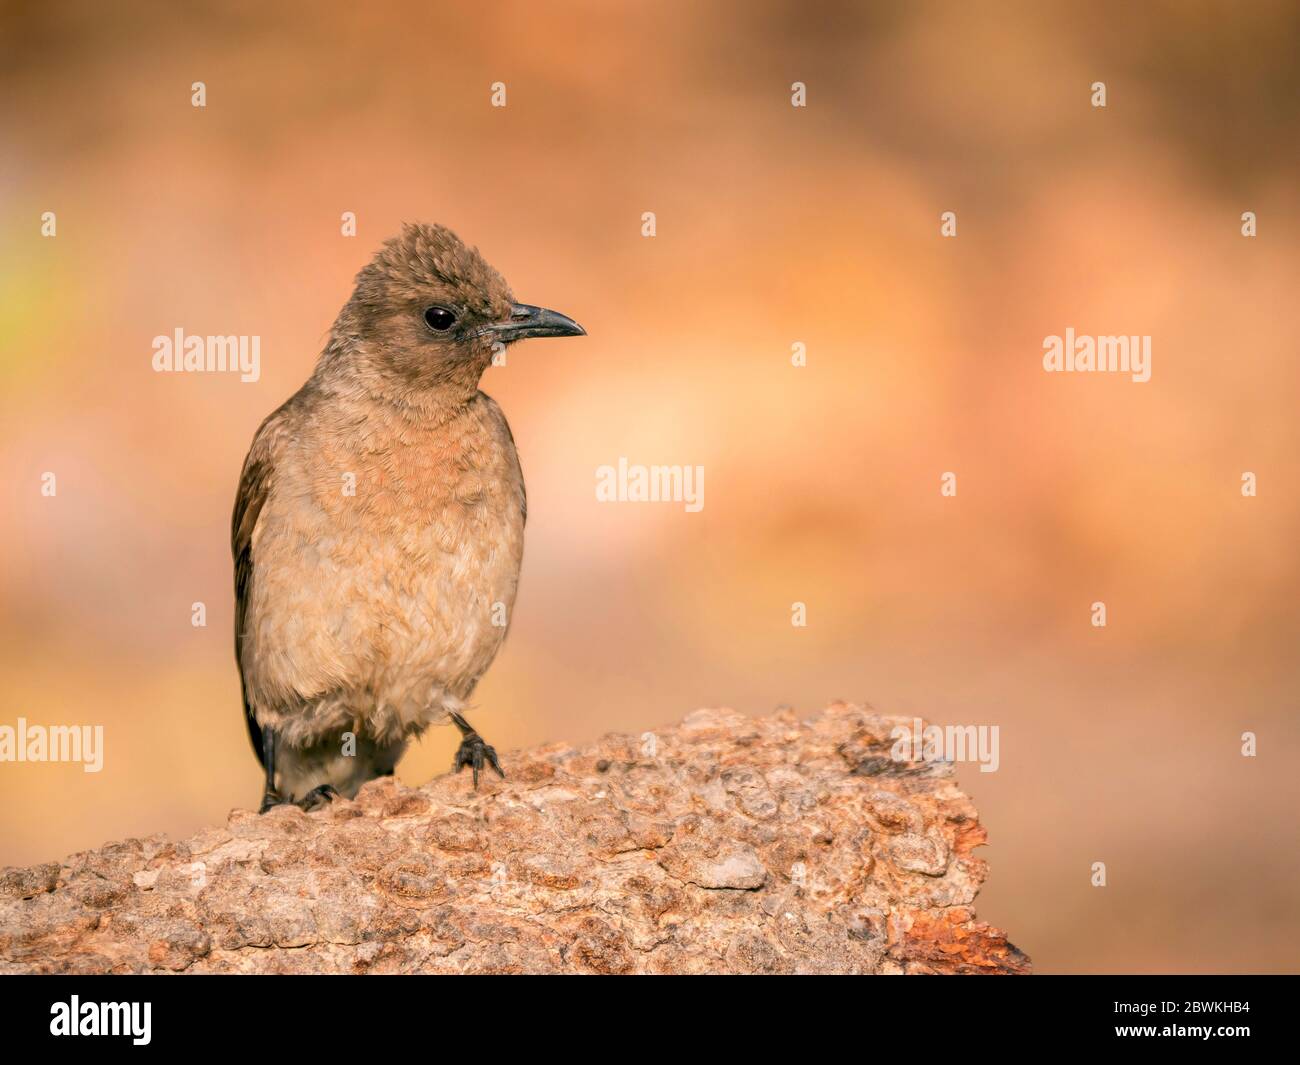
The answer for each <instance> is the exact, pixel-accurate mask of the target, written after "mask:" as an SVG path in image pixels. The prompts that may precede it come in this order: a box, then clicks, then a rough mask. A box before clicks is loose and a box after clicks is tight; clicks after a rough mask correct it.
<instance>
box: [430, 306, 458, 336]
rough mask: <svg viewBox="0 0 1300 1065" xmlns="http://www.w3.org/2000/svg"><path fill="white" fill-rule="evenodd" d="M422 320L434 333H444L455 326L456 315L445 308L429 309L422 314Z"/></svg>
mask: <svg viewBox="0 0 1300 1065" xmlns="http://www.w3.org/2000/svg"><path fill="white" fill-rule="evenodd" d="M424 320H425V321H426V322H427V323H428V325H429V328H430V329H432V330H433V331H434V332H435V333H445V332H446V331H447V330H448V329H450V328H451V327H452V326H453V325H455V324H456V315H455V314H453V313H452V312H451V311H449V310H447V308H446V307H430V308H429V309H428V310H427V311H425V312H424Z"/></svg>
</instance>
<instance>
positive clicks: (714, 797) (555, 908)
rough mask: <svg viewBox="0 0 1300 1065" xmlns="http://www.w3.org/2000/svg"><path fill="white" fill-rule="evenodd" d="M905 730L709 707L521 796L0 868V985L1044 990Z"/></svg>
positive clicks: (851, 715) (389, 789) (959, 809)
mask: <svg viewBox="0 0 1300 1065" xmlns="http://www.w3.org/2000/svg"><path fill="white" fill-rule="evenodd" d="M891 727H892V721H891V719H889V718H885V717H880V716H879V715H876V714H873V713H871V712H870V711H868V710H865V709H863V708H861V707H858V706H852V705H848V704H844V703H836V704H834V705H832V706H831V707H829V708H828V709H827V710H825V711H823V712H822V713H821V714H819V715H817V716H815V717H813V718H811V719H809V720H806V721H799V720H798V719H797V718H796V717H795V716H794V715H793V714H792V713H790V712H782V713H780V714H777V715H776V716H774V717H770V718H750V717H745V716H744V715H741V714H738V713H736V712H734V711H731V710H700V711H696V712H695V713H693V714H691V715H690V716H689V717H688V718H687V719H686V720H685V722H684V723H683V724H682V725H681V726H679V727H677V728H668V729H663V730H660V731H656V732H654V733H643V734H641V735H639V736H621V735H611V736H607V737H605V738H604V739H602V740H600V741H599V742H597V743H596V744H594V745H592V746H591V747H589V748H587V749H585V750H581V751H579V750H574V749H572V748H570V747H565V746H563V745H550V746H546V747H542V748H538V749H535V750H532V751H523V752H516V753H514V754H512V755H509V756H507V757H506V758H505V759H504V763H505V766H506V771H507V773H508V774H509V779H508V780H505V781H501V780H498V779H496V778H495V777H492V778H490V779H485V780H484V782H483V784H482V786H481V790H480V791H479V792H478V793H477V794H476V793H475V792H474V791H473V790H472V789H471V788H470V787H469V784H468V781H467V779H466V778H465V777H464V776H452V775H448V776H444V777H439V778H437V779H435V780H433V781H430V782H429V783H428V784H426V785H425V786H424V787H421V788H408V787H405V786H403V785H402V784H400V783H398V782H397V781H396V780H394V779H393V778H385V779H383V780H379V781H375V782H373V783H371V784H369V785H367V786H366V787H365V788H363V789H362V791H361V793H360V794H359V795H358V796H357V799H356V800H355V801H347V800H339V801H337V802H335V803H333V804H331V805H329V806H328V807H325V808H323V809H321V810H317V811H314V812H312V813H310V814H307V813H303V812H302V811H301V810H298V809H297V808H295V807H278V808H276V809H274V810H272V811H271V812H270V813H268V814H266V815H264V816H258V815H256V814H254V813H252V812H250V811H245V810H236V811H234V812H233V813H232V814H231V815H230V818H229V820H228V821H227V823H226V825H225V826H224V827H220V828H210V829H207V830H205V831H203V832H200V833H198V834H197V835H195V836H193V837H192V838H190V839H188V840H185V841H183V842H169V841H167V840H166V839H164V838H162V837H151V838H150V839H147V840H125V841H123V842H119V843H111V844H108V845H106V846H104V847H102V848H99V849H98V850H94V851H87V852H84V853H81V854H76V855H72V856H71V857H69V858H67V859H66V860H64V861H63V862H61V863H48V864H45V865H38V866H33V867H31V868H28V869H6V870H4V871H3V872H0V972H3V973H17V972H42V973H98V972H116V973H139V972H155V973H171V972H177V973H225V972H260V973H268V972H331V973H333V972H338V973H361V972H375V973H401V972H432V973H479V972H481V973H578V972H593V973H709V972H727V973H977V972H979V973H983V972H990V973H1024V972H1028V971H1029V959H1028V958H1027V957H1026V956H1025V955H1024V954H1022V953H1021V952H1020V951H1018V950H1017V949H1016V948H1015V947H1013V946H1012V945H1011V944H1010V943H1008V942H1007V939H1006V936H1005V935H1004V934H1003V933H1002V932H999V931H998V930H996V929H993V928H990V927H989V926H988V925H986V924H982V923H980V922H978V921H976V919H975V913H974V910H973V908H972V906H973V903H974V901H975V896H976V893H977V892H978V890H979V887H980V884H981V883H982V882H983V880H984V877H985V875H986V866H985V863H984V862H982V861H980V860H979V859H977V858H974V857H972V856H971V853H970V852H971V850H972V849H973V848H975V847H977V846H979V845H981V844H982V843H983V842H984V840H985V833H984V830H983V828H982V827H981V826H980V824H979V820H978V816H977V814H976V812H975V809H974V806H973V804H972V803H971V802H970V800H969V799H967V798H966V796H964V795H963V794H962V793H961V792H960V791H958V789H957V787H956V785H955V783H954V782H953V779H952V767H951V766H949V765H946V764H942V763H928V764H922V763H918V764H912V763H906V762H901V763H900V762H895V761H893V760H892V759H891V758H890V753H889V749H890V744H891V741H890V739H889V734H890V729H891Z"/></svg>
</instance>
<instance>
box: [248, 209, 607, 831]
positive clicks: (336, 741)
mask: <svg viewBox="0 0 1300 1065" xmlns="http://www.w3.org/2000/svg"><path fill="white" fill-rule="evenodd" d="M583 335H585V330H583V328H582V327H581V326H580V325H578V323H577V322H575V321H573V320H572V319H571V318H567V317H566V316H564V315H562V314H558V313H556V312H555V311H548V310H544V309H543V308H541V307H534V306H530V305H529V304H523V303H516V302H515V301H514V297H513V296H512V295H511V292H510V288H509V286H508V285H507V284H506V283H505V281H504V280H503V279H502V277H501V275H500V274H498V273H497V272H496V271H495V270H494V269H493V268H492V267H491V266H489V265H488V264H487V263H486V262H485V261H484V260H483V258H482V257H481V256H480V255H479V253H478V251H477V249H475V248H469V247H466V246H465V244H463V243H462V242H461V240H460V238H458V237H457V236H456V235H455V234H454V233H453V232H451V230H449V229H446V228H444V227H443V226H431V225H407V226H404V227H403V229H402V233H401V235H400V236H398V237H395V238H393V239H392V240H389V241H388V242H387V243H386V244H384V246H383V247H382V248H381V249H380V251H379V253H378V254H377V255H376V256H375V257H374V259H373V260H372V261H371V262H370V263H369V264H368V265H367V266H366V267H365V268H364V269H363V270H362V271H361V272H360V273H359V274H358V275H357V278H356V288H355V290H354V291H353V293H352V297H351V299H349V300H348V302H347V303H346V304H345V305H344V307H343V309H342V310H341V311H340V312H339V316H338V318H337V319H336V321H335V322H334V327H333V329H332V330H331V331H330V337H329V341H328V343H327V344H326V345H325V349H324V351H323V352H322V353H321V356H320V359H319V360H318V361H317V363H316V369H315V372H314V373H313V374H312V376H311V378H310V379H309V380H308V381H307V383H306V384H305V385H303V386H302V388H301V389H299V390H298V392H296V393H295V394H294V395H293V396H292V397H291V398H290V399H289V400H288V402H286V403H285V404H284V405H283V406H282V407H280V408H279V409H278V410H277V411H275V412H274V413H273V414H271V416H270V417H268V418H267V419H266V421H264V422H263V423H262V425H261V427H260V428H259V429H258V431H257V435H256V436H254V438H253V445H252V447H251V448H250V449H249V452H248V458H247V459H246V460H245V461H244V470H243V474H242V476H241V477H240V481H239V494H238V496H237V498H236V500H235V513H234V519H233V523H232V531H231V549H232V551H233V553H234V557H235V658H236V660H237V662H238V664H239V671H240V676H241V679H242V682H243V693H244V715H245V718H246V720H247V724H248V733H249V736H250V738H251V739H252V742H253V749H254V750H255V751H256V752H257V757H258V759H259V761H260V762H261V763H262V767H263V768H264V769H265V771H266V791H265V795H264V797H263V800H262V809H263V810H264V811H265V810H266V809H268V808H269V807H271V806H274V805H276V804H279V803H284V802H294V803H297V804H298V805H301V806H312V805H315V804H317V803H319V802H321V801H324V800H325V799H328V798H330V797H332V796H334V795H336V794H339V793H342V794H344V795H346V796H349V797H351V796H353V795H355V794H356V792H357V789H359V788H360V787H361V785H362V784H364V783H365V782H366V781H367V780H371V779H373V778H375V777H378V776H384V775H387V774H391V773H392V772H393V768H394V766H395V765H396V764H397V760H398V759H399V758H400V757H401V756H402V752H403V751H404V750H405V748H406V745H407V742H408V741H409V740H410V739H411V737H413V736H418V735H420V734H421V733H422V732H423V731H424V730H425V728H427V727H428V726H429V725H431V724H436V723H441V722H446V721H448V720H450V721H451V722H453V723H454V724H455V725H456V726H457V727H458V728H459V729H460V732H461V734H462V736H463V742H462V743H461V745H460V749H459V750H458V752H457V754H456V759H455V763H454V765H453V769H456V770H459V769H462V768H464V767H465V766H466V765H468V766H471V767H472V769H473V776H474V786H475V787H477V786H478V777H479V772H480V770H481V769H482V768H483V767H484V765H488V766H491V767H492V768H493V769H494V770H495V771H496V772H497V773H499V774H501V775H502V776H504V773H502V772H501V766H500V764H499V762H498V759H497V756H496V752H495V751H494V750H493V749H492V748H491V747H489V746H488V745H487V744H486V743H484V742H483V739H482V738H481V737H480V736H479V735H478V733H477V732H475V731H474V729H473V728H471V727H470V725H469V723H468V722H467V721H466V720H465V718H464V715H463V710H464V707H465V702H466V700H467V699H468V698H469V696H470V693H471V692H473V690H474V686H475V685H476V684H477V683H478V680H479V678H480V677H481V676H482V675H483V673H484V671H485V670H486V669H487V668H488V666H489V665H490V664H491V662H492V659H493V658H494V657H496V653H497V651H498V650H499V649H500V647H501V643H502V641H503V640H504V639H505V636H506V630H507V628H508V625H509V619H510V613H511V610H512V608H513V606H514V601H515V590H516V587H517V585H518V582H519V566H520V561H521V559H522V557H523V546H524V519H525V516H526V513H527V503H526V500H525V496H524V480H523V474H522V473H521V471H520V468H519V458H518V455H517V454H516V452H515V444H514V439H513V437H512V436H511V434H510V427H509V426H508V425H507V424H506V419H505V416H504V415H503V414H502V413H501V408H500V407H498V406H497V404H496V403H495V402H494V401H493V400H492V399H491V397H489V396H487V395H486V394H484V393H483V392H481V391H479V387H478V386H479V379H480V378H481V377H482V375H483V371H484V370H486V369H487V367H488V365H489V364H490V363H491V362H492V360H493V356H494V354H495V353H497V352H500V351H503V350H504V345H507V344H512V343H514V342H515V341H517V340H523V339H524V338H526V337H554V336H583Z"/></svg>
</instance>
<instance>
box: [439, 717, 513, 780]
mask: <svg viewBox="0 0 1300 1065" xmlns="http://www.w3.org/2000/svg"><path fill="white" fill-rule="evenodd" d="M485 764H486V765H489V766H491V767H492V768H493V769H494V770H496V774H497V776H499V777H500V778H501V779H502V780H505V778H506V775H505V773H503V772H502V770H501V763H500V762H498V761H497V752H496V751H495V750H494V749H493V748H492V747H489V746H488V745H487V744H486V743H484V742H483V737H482V736H480V735H479V734H478V733H477V732H470V733H468V734H467V735H466V736H465V738H464V739H463V740H461V742H460V748H459V749H458V750H457V751H456V761H455V762H454V763H452V767H451V768H452V772H453V773H459V772H460V771H461V770H462V769H464V768H465V767H466V766H469V767H470V768H471V769H473V771H474V790H475V791H478V775H479V770H481V769H482V768H483V766H484V765H485Z"/></svg>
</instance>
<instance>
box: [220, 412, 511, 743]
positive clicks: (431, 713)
mask: <svg viewBox="0 0 1300 1065" xmlns="http://www.w3.org/2000/svg"><path fill="white" fill-rule="evenodd" d="M339 414H340V415H341V414H342V412H339ZM340 423H341V424H340ZM523 526H524V505H523V482H522V477H521V475H520V471H519V463H518V459H517V457H516V455H515V450H514V445H513V442H512V441H511V439H510V434H509V430H508V429H507V428H506V427H505V421H504V419H503V418H502V417H501V414H500V411H499V409H498V408H497V407H496V405H495V403H493V402H492V401H491V400H490V399H487V397H486V396H484V397H482V401H480V402H478V403H475V404H471V405H470V407H469V408H467V409H466V411H465V412H464V413H463V414H461V415H459V416H458V417H457V418H456V420H455V421H454V422H452V423H450V424H443V425H440V426H439V427H438V428H437V430H436V431H425V430H422V429H421V428H420V427H419V426H417V425H409V424H405V423H390V424H387V425H383V424H378V425H377V424H374V419H373V418H371V419H366V420H364V421H363V422H362V424H361V425H360V426H356V425H355V424H354V423H353V422H352V421H351V420H350V419H347V418H346V417H340V418H338V420H337V421H335V420H334V419H331V418H329V417H324V418H321V419H318V420H316V421H314V422H313V424H312V426H311V429H310V431H309V432H306V433H300V434H299V435H298V436H297V437H295V438H294V439H293V440H292V441H291V442H290V443H289V444H288V446H286V447H284V448H283V450H282V453H281V454H280V455H278V456H277V459H276V466H275V474H274V477H273V480H272V484H271V488H270V491H269V493H268V496H267V499H266V502H265V504H264V506H263V508H262V512H261V514H260V516H259V518H258V522H257V526H256V528H255V529H254V531H253V537H252V557H253V578H252V587H251V589H250V602H249V610H248V615H247V618H246V624H245V630H244V633H245V635H244V639H245V641H246V646H245V649H244V663H245V677H246V681H248V682H249V687H250V695H251V696H252V701H253V705H254V709H255V711H256V713H257V716H258V718H259V720H260V721H262V722H263V723H264V724H272V725H274V724H276V721H277V719H278V718H280V716H281V714H282V713H289V714H291V715H292V718H293V721H294V722H295V723H296V725H297V727H298V728H302V729H305V730H312V729H316V730H319V731H330V730H332V729H333V728H336V727H343V728H346V727H348V719H352V720H354V721H355V720H357V719H361V720H362V721H364V723H365V725H366V727H367V729H368V731H370V732H371V733H372V734H375V735H383V736H387V737H389V738H396V737H397V736H398V735H405V734H409V733H410V732H412V731H419V730H420V729H421V728H422V727H423V726H424V725H425V724H428V723H430V722H431V721H436V720H438V719H439V718H441V717H442V716H443V714H444V712H445V711H446V710H449V709H455V708H456V707H457V706H458V705H459V704H460V702H461V700H463V699H465V698H467V697H468V695H469V693H470V692H471V691H472V689H473V687H474V684H475V683H476V682H477V680H478V678H479V677H480V676H481V675H482V673H483V672H484V670H486V669H487V667H488V665H489V664H490V663H491V661H492V659H493V657H495V655H496V652H497V650H498V649H499V647H500V645H501V642H502V640H504V638H505V634H506V629H507V627H508V625H509V620H510V613H511V611H512V609H513V607H514V600H515V590H516V587H517V584H518V578H519V567H520V562H521V559H522V554H523Z"/></svg>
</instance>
